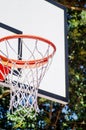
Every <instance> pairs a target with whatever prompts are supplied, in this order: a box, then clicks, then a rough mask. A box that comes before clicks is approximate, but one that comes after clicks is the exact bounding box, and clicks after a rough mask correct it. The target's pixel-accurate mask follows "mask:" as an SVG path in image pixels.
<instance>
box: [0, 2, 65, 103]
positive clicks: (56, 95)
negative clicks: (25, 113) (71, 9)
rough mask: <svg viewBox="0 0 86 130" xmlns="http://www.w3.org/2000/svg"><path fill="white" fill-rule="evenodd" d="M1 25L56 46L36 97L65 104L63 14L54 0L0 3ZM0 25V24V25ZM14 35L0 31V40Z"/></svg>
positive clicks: (62, 10) (61, 7)
mask: <svg viewBox="0 0 86 130" xmlns="http://www.w3.org/2000/svg"><path fill="white" fill-rule="evenodd" d="M0 22H1V23H3V24H6V25H8V26H9V27H13V28H15V29H18V30H20V31H22V32H23V34H31V35H36V36H40V37H43V38H46V39H49V40H50V41H52V42H53V43H54V44H55V45H56V49H57V50H56V54H55V56H54V59H53V62H52V64H51V66H50V68H49V70H48V72H47V73H46V75H45V77H44V79H43V80H42V82H41V85H40V88H39V96H41V97H45V98H47V99H50V100H53V101H57V102H60V103H64V104H65V103H67V102H68V77H67V76H68V75H67V68H68V66H67V40H66V37H67V36H66V10H65V8H64V7H63V6H61V5H59V4H57V3H56V2H54V1H53V0H0ZM0 25H1V24H0ZM11 34H14V32H12V31H9V30H7V29H3V28H2V27H0V38H1V37H4V36H7V35H11Z"/></svg>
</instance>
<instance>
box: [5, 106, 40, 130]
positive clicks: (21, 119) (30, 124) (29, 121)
mask: <svg viewBox="0 0 86 130" xmlns="http://www.w3.org/2000/svg"><path fill="white" fill-rule="evenodd" d="M37 116H38V114H37V113H36V112H35V110H33V109H30V108H26V109H25V108H18V109H17V110H16V111H14V112H13V113H12V114H11V113H10V112H8V113H7V118H8V120H10V121H12V122H13V128H14V129H17V128H23V129H25V128H33V129H34V130H35V126H36V122H37Z"/></svg>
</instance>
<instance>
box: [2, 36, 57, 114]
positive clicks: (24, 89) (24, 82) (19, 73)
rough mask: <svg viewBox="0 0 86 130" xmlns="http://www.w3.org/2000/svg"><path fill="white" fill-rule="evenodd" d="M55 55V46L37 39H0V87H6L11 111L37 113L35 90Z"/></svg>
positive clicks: (13, 37)
mask: <svg viewBox="0 0 86 130" xmlns="http://www.w3.org/2000/svg"><path fill="white" fill-rule="evenodd" d="M17 45H18V46H17ZM55 52H56V47H55V45H54V44H53V43H52V42H51V41H49V40H47V39H44V38H41V37H39V36H32V35H22V34H18V35H12V36H7V37H4V38H1V39H0V84H1V85H3V86H5V87H9V88H10V107H9V108H10V110H11V111H12V112H13V111H15V110H18V109H19V108H20V107H22V108H23V109H26V108H29V110H30V109H34V110H35V111H36V112H38V105H37V94H38V88H39V86H40V82H41V80H42V79H43V77H44V75H45V72H46V71H47V70H48V68H49V66H50V64H51V61H52V58H53V56H54V54H55ZM28 113H29V111H28Z"/></svg>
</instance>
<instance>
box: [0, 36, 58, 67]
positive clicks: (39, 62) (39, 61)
mask: <svg viewBox="0 0 86 130" xmlns="http://www.w3.org/2000/svg"><path fill="white" fill-rule="evenodd" d="M15 38H28V39H36V40H39V41H43V42H45V43H46V44H49V45H50V46H52V48H53V52H52V53H51V54H50V55H49V56H47V57H45V58H43V59H37V60H30V61H24V60H23V61H22V60H14V59H9V58H6V57H4V56H2V55H0V58H1V59H2V60H3V64H5V65H6V64H7V65H8V66H11V67H12V65H13V63H16V65H17V66H18V67H19V68H22V66H23V65H24V64H25V63H26V62H27V64H28V65H29V66H30V67H33V66H36V65H37V66H41V65H43V64H45V63H47V62H48V59H49V58H52V57H53V55H54V53H55V52H56V46H55V45H54V44H53V43H52V42H51V41H49V40H47V39H45V38H42V37H39V36H33V35H23V34H17V35H11V36H6V37H3V38H1V39H0V42H3V41H6V40H10V39H15ZM36 63H37V64H36Z"/></svg>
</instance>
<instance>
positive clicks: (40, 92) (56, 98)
mask: <svg viewBox="0 0 86 130" xmlns="http://www.w3.org/2000/svg"><path fill="white" fill-rule="evenodd" d="M45 1H46V2H49V3H51V4H52V5H54V6H56V7H59V8H61V9H62V10H64V22H65V23H64V31H65V32H64V34H65V36H64V38H65V39H64V40H65V42H64V43H65V80H66V81H65V83H66V85H65V87H66V88H65V89H66V92H65V97H63V96H60V95H57V94H54V93H51V92H48V91H44V90H42V89H40V88H39V90H38V96H39V97H44V98H47V99H49V100H53V101H56V102H59V103H62V104H67V103H68V95H69V93H68V84H69V83H68V45H67V17H66V8H65V7H64V6H62V5H60V4H58V3H57V2H55V1H53V0H45ZM2 25H5V23H0V27H1V28H4V29H5V27H6V26H7V28H6V29H7V30H8V31H11V32H14V33H17V34H20V33H21V34H22V33H23V30H22V31H20V30H17V29H15V28H16V27H10V26H11V25H6V26H4V27H3V26H2ZM16 31H18V32H16ZM47 82H48V81H47ZM57 87H58V86H57ZM52 88H53V86H52Z"/></svg>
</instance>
